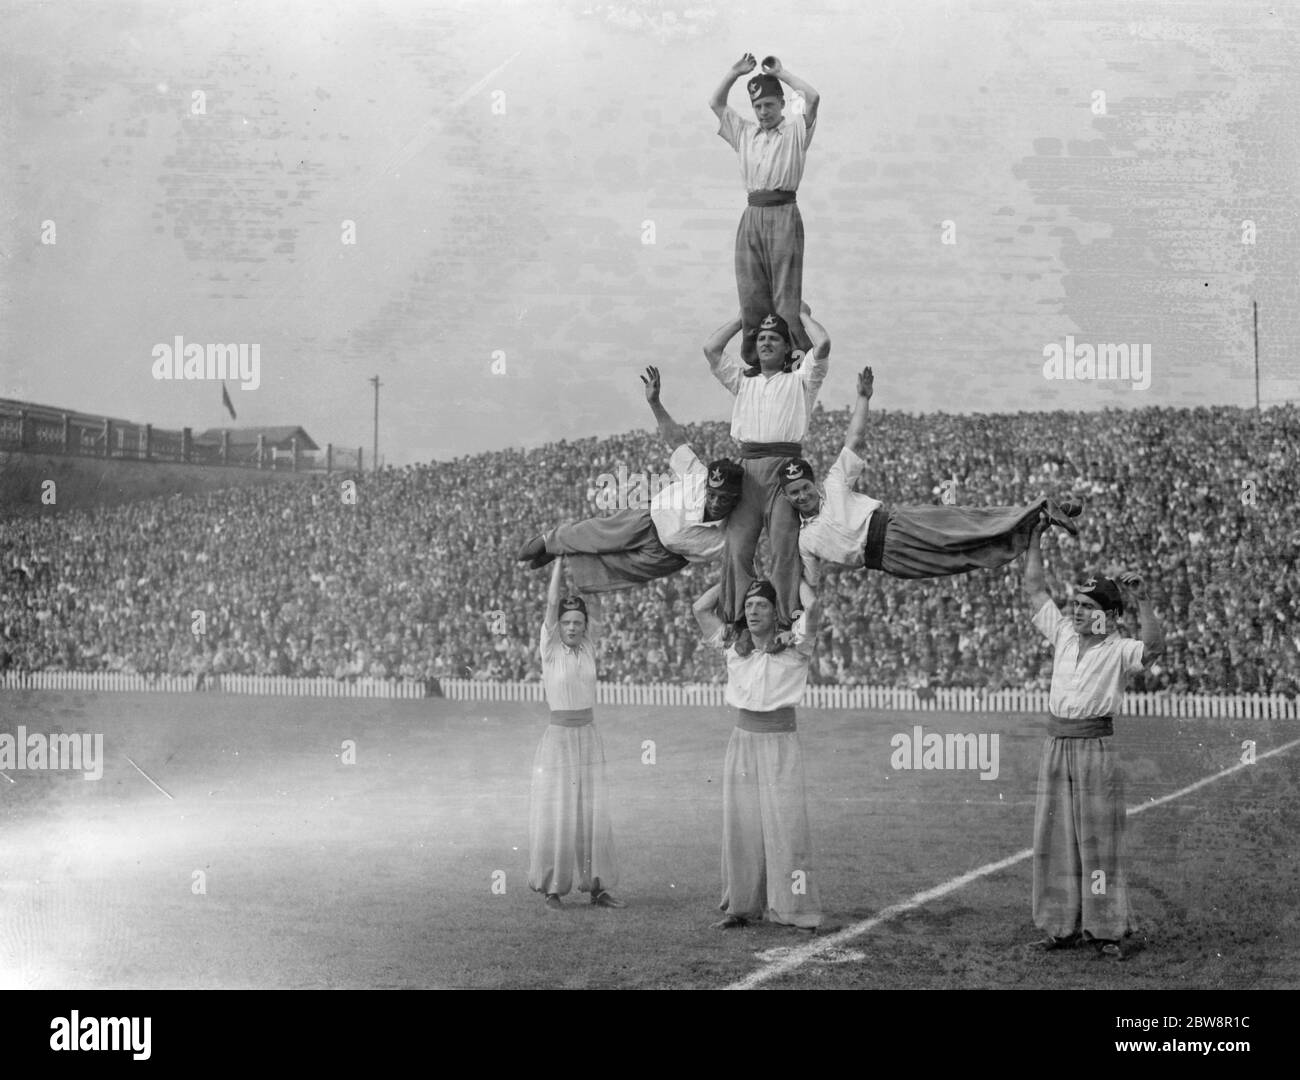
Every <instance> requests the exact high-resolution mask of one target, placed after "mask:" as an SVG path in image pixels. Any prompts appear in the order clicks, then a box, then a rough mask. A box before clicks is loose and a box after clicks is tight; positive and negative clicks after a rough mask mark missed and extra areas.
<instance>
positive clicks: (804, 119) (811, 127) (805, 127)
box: [795, 113, 817, 150]
mask: <svg viewBox="0 0 1300 1080" xmlns="http://www.w3.org/2000/svg"><path fill="white" fill-rule="evenodd" d="M795 116H797V117H798V118H799V134H800V136H801V138H802V139H803V148H804V149H805V150H807V149H808V147H809V145H810V144H811V143H812V137H813V132H814V131H816V130H817V115H816V114H815V113H814V114H813V118H812V123H811V124H810V123H809V122H808V114H807V113H795Z"/></svg>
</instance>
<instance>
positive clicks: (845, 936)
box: [725, 739, 1300, 990]
mask: <svg viewBox="0 0 1300 1080" xmlns="http://www.w3.org/2000/svg"><path fill="white" fill-rule="evenodd" d="M1297 746H1300V739H1292V740H1291V741H1290V742H1289V743H1284V744H1283V745H1281V746H1279V747H1277V748H1275V749H1273V750H1269V751H1268V752H1266V753H1263V754H1260V755H1258V756H1257V757H1256V758H1255V763H1256V764H1257V763H1258V762H1261V761H1263V760H1264V759H1265V758H1270V757H1272V756H1273V755H1274V754H1281V753H1285V752H1286V751H1287V750H1292V749H1294V748H1295V747H1297ZM1252 767H1253V766H1252V765H1247V764H1246V763H1245V762H1238V763H1237V764H1236V765H1233V766H1230V767H1229V768H1227V769H1223V770H1222V771H1220V772H1217V773H1215V774H1214V775H1213V776H1206V777H1203V778H1202V779H1200V780H1197V781H1196V782H1195V783H1194V784H1188V785H1187V787H1185V788H1180V789H1179V790H1178V791H1175V792H1173V793H1172V794H1170V795H1164V796H1161V797H1160V798H1159V799H1152V800H1151V801H1150V802H1145V803H1142V805H1140V806H1130V807H1129V808H1128V810H1127V813H1128V814H1129V815H1133V814H1140V813H1141V812H1142V811H1143V810H1147V809H1150V808H1151V807H1153V806H1159V805H1160V804H1161V803H1167V802H1169V801H1170V800H1171V799H1178V798H1181V797H1182V796H1184V795H1190V794H1191V793H1192V792H1193V791H1196V790H1197V789H1198V788H1203V787H1205V785H1206V784H1212V783H1214V781H1216V780H1222V779H1223V778H1224V777H1225V776H1231V775H1232V774H1233V773H1235V772H1239V771H1240V770H1242V769H1249V768H1252ZM1033 854H1034V849H1033V848H1025V849H1024V850H1022V851H1017V852H1016V853H1015V854H1014V855H1008V856H1007V857H1006V858H1005V859H1001V860H999V861H998V862H993V863H986V864H985V865H984V866H981V867H978V868H977V869H975V870H971V871H969V872H967V873H965V874H962V875H961V877H955V878H953V879H952V880H951V881H945V882H944V883H943V884H942V885H936V886H935V887H934V888H933V889H927V890H926V891H925V892H920V893H917V894H916V895H915V896H911V897H908V899H906V900H904V901H902V902H901V903H898V904H892V905H890V906H889V907H887V908H885V910H884V911H881V912H880V913H879V914H876V915H873V916H872V917H871V918H869V919H864V920H863V921H862V922H857V923H854V924H853V925H852V926H846V927H845V928H844V929H843V930H840V931H839V932H838V933H834V934H831V935H830V936H829V937H825V938H818V939H817V941H816V943H815V944H808V945H801V946H799V947H798V948H797V949H794V950H792V951H791V952H789V953H787V954H786V955H785V956H784V957H782V958H781V959H780V960H778V961H776V962H775V963H771V964H768V965H766V966H765V967H762V968H759V969H758V970H757V971H755V972H751V973H750V974H749V975H747V976H745V978H743V979H741V980H740V981H739V982H735V983H732V984H731V985H730V986H728V987H726V988H725V989H727V990H753V989H754V987H756V986H758V985H759V984H760V983H765V982H767V981H768V980H769V979H774V978H776V977H777V976H778V975H784V974H785V973H786V972H787V971H793V970H794V969H795V968H797V967H801V966H802V965H803V964H805V963H807V962H808V961H809V960H812V959H814V958H815V957H816V956H817V955H818V954H819V953H823V952H829V951H830V950H831V949H834V948H837V947H838V946H840V945H843V944H845V943H846V942H849V941H853V940H854V939H855V938H859V937H861V936H862V935H863V934H866V933H868V932H869V931H871V930H874V929H875V928H876V927H877V926H879V925H880V924H881V923H885V922H888V921H889V920H890V919H892V918H894V917H895V916H896V915H902V914H903V913H904V912H907V911H912V910H913V909H914V908H918V907H921V906H922V905H923V904H928V903H929V902H930V901H931V900H939V899H942V898H943V897H945V896H947V895H948V894H949V893H952V892H956V891H957V890H958V889H961V888H964V887H965V886H967V885H969V884H970V883H971V882H972V881H978V880H979V879H980V878H982V877H988V876H989V874H996V873H997V872H998V871H999V870H1006V869H1007V868H1008V867H1011V866H1015V865H1016V863H1018V862H1023V861H1024V860H1025V859H1028V858H1029V857H1030V856H1032V855H1033Z"/></svg>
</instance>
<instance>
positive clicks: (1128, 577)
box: [1119, 570, 1146, 601]
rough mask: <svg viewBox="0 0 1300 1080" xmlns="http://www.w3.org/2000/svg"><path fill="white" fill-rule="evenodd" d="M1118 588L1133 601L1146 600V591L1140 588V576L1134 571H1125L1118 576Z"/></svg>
mask: <svg viewBox="0 0 1300 1080" xmlns="http://www.w3.org/2000/svg"><path fill="white" fill-rule="evenodd" d="M1119 587H1120V589H1121V590H1123V591H1124V592H1125V593H1127V594H1129V596H1130V597H1132V598H1133V599H1134V600H1138V601H1141V600H1145V599H1146V590H1145V589H1144V588H1143V587H1142V575H1141V574H1139V573H1137V571H1135V570H1125V571H1124V573H1122V574H1120V576H1119Z"/></svg>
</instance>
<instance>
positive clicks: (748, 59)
mask: <svg viewBox="0 0 1300 1080" xmlns="http://www.w3.org/2000/svg"><path fill="white" fill-rule="evenodd" d="M757 66H758V61H757V60H755V59H754V54H753V53H745V55H744V56H742V57H741V58H740V59H739V60H737V61H736V62H735V63H734V64H732V65H731V74H732V75H734V76H735V77H736V78H740V76H742V75H748V74H749V73H750V72H751V71H753V70H754V68H756V67H757Z"/></svg>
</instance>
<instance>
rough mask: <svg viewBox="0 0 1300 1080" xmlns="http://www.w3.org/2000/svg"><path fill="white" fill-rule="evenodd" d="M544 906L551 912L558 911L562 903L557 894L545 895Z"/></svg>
mask: <svg viewBox="0 0 1300 1080" xmlns="http://www.w3.org/2000/svg"><path fill="white" fill-rule="evenodd" d="M546 906H547V907H548V908H550V909H551V910H552V911H560V910H562V909H563V907H564V902H563V901H562V900H561V899H560V897H559V894H558V893H547V894H546Z"/></svg>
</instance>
